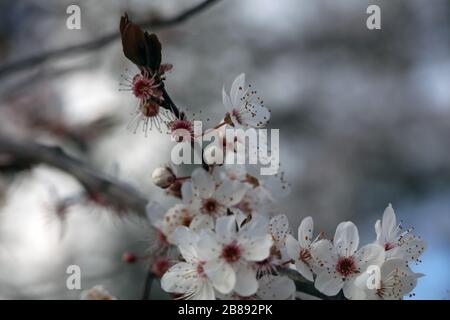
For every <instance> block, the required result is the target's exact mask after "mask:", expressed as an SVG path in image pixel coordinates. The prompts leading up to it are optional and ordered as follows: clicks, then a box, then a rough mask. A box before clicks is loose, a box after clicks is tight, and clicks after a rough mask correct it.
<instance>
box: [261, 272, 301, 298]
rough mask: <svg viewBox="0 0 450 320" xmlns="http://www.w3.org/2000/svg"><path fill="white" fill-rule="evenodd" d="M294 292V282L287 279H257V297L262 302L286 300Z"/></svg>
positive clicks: (271, 276)
mask: <svg viewBox="0 0 450 320" xmlns="http://www.w3.org/2000/svg"><path fill="white" fill-rule="evenodd" d="M295 290H296V288H295V283H294V281H292V280H291V279H289V278H288V277H282V276H273V275H267V276H264V277H262V278H261V279H259V288H258V292H257V296H258V297H260V298H261V299H263V300H286V299H290V298H291V297H292V296H293V295H294V293H295Z"/></svg>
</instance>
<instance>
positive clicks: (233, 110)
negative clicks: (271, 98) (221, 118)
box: [222, 74, 270, 128]
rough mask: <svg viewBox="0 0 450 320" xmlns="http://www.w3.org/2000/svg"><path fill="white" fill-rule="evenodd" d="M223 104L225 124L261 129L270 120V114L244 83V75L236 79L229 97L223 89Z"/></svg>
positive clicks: (253, 91) (254, 92) (250, 88)
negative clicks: (225, 114) (225, 113)
mask: <svg viewBox="0 0 450 320" xmlns="http://www.w3.org/2000/svg"><path fill="white" fill-rule="evenodd" d="M222 96H223V104H224V106H225V108H226V110H227V112H228V113H227V116H226V117H225V122H227V123H228V124H230V125H233V126H235V127H241V128H262V127H265V126H266V125H267V122H268V121H269V119H270V112H269V110H268V109H267V108H266V107H265V106H264V102H263V101H262V100H261V98H260V97H258V96H257V95H256V91H255V90H253V89H252V87H251V85H249V84H247V83H246V81H245V74H241V75H239V76H237V77H236V79H235V80H234V81H233V84H232V85H231V91H230V95H228V94H227V93H226V91H225V88H223V91H222Z"/></svg>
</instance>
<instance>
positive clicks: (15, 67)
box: [0, 0, 220, 79]
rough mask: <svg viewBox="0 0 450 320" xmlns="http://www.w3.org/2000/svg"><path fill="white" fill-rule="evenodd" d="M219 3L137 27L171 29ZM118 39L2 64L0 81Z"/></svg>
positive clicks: (209, 1) (205, 3)
mask: <svg viewBox="0 0 450 320" xmlns="http://www.w3.org/2000/svg"><path fill="white" fill-rule="evenodd" d="M219 1H220V0H205V1H203V2H200V3H199V4H198V5H196V6H193V7H192V8H189V9H187V10H186V11H183V12H181V13H180V14H178V15H176V16H174V17H171V18H167V19H153V20H151V21H142V22H140V23H139V25H140V26H141V27H142V28H152V29H155V30H157V29H161V28H168V27H172V26H175V25H178V24H180V23H183V22H185V21H187V20H189V19H190V18H192V17H193V16H195V15H197V14H198V13H200V12H202V11H203V10H205V9H207V8H208V7H210V6H212V5H213V4H215V3H217V2H219ZM119 37H120V33H119V32H118V31H117V30H114V31H112V32H111V33H108V34H105V35H103V36H101V37H99V38H97V39H94V40H90V41H87V42H85V43H82V44H75V45H71V46H68V47H64V48H59V49H54V50H50V51H46V52H42V53H39V54H36V55H34V56H31V57H27V58H24V59H21V60H17V61H13V62H10V63H7V64H4V65H3V66H0V79H1V78H4V77H6V76H8V75H10V74H13V73H16V72H19V71H23V70H26V69H29V68H32V67H35V66H37V65H40V64H42V63H45V62H46V61H48V60H51V59H59V58H63V57H67V56H71V55H75V54H79V53H82V52H89V51H93V50H96V49H100V48H102V47H105V46H107V45H108V44H110V43H112V42H113V41H115V40H117V39H119Z"/></svg>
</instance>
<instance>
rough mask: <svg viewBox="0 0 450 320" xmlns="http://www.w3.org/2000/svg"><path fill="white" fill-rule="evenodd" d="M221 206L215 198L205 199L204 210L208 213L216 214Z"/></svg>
mask: <svg viewBox="0 0 450 320" xmlns="http://www.w3.org/2000/svg"><path fill="white" fill-rule="evenodd" d="M218 207H219V203H217V201H216V200H215V199H213V198H209V199H206V200H203V211H204V212H206V213H207V214H210V215H212V214H214V213H216V212H217V209H218Z"/></svg>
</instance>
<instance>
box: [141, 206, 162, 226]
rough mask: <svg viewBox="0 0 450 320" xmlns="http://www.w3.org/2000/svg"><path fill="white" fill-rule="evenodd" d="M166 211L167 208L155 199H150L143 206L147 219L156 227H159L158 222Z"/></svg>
mask: <svg viewBox="0 0 450 320" xmlns="http://www.w3.org/2000/svg"><path fill="white" fill-rule="evenodd" d="M166 211H167V210H166V209H164V207H163V206H161V205H160V204H159V203H158V202H156V201H150V202H149V203H148V204H147V206H146V207H145V213H146V215H147V219H148V220H149V221H150V223H151V224H152V226H154V227H156V228H159V223H160V221H161V220H162V219H163V218H164V215H165V213H166Z"/></svg>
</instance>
